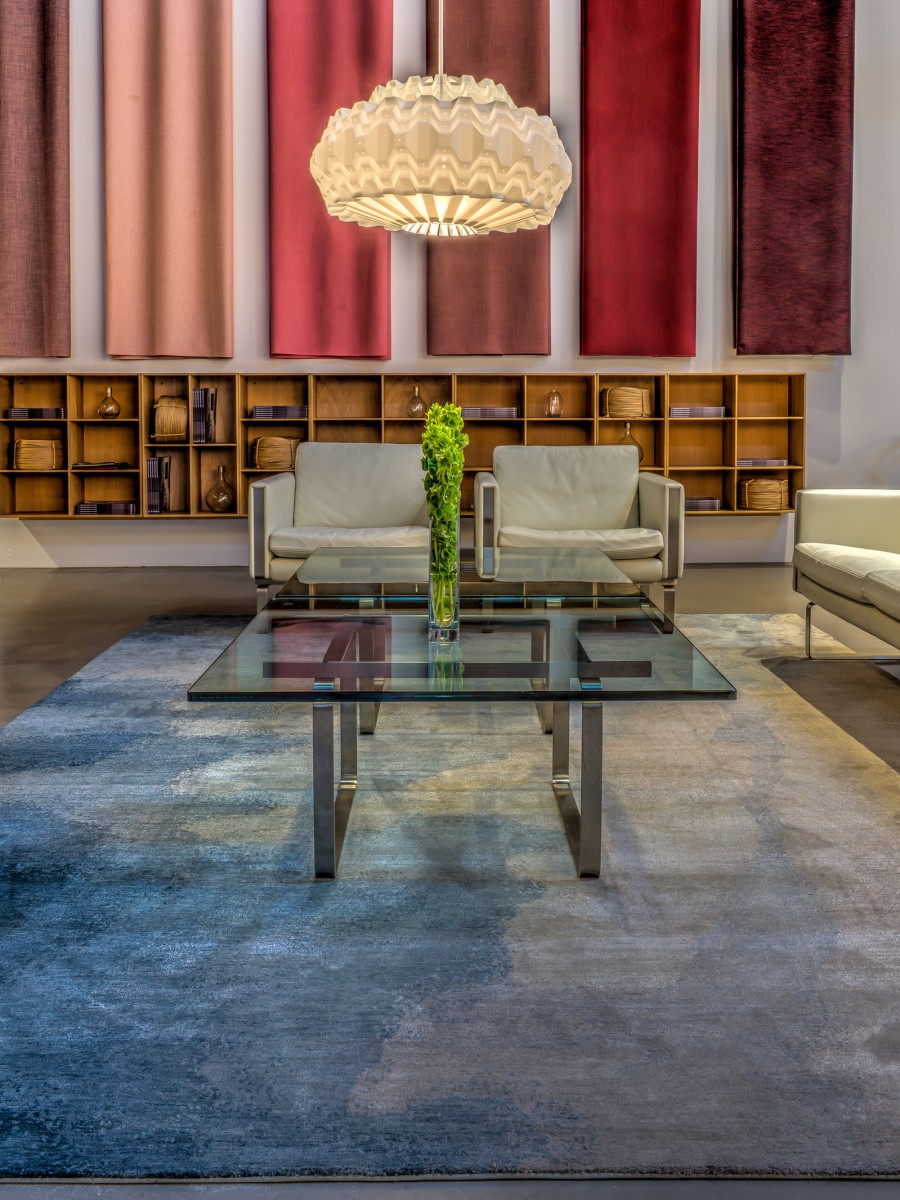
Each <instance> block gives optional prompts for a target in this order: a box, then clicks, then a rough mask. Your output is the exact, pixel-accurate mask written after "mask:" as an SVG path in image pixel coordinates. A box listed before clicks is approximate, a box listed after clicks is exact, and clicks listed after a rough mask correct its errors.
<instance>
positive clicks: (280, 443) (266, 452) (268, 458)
mask: <svg viewBox="0 0 900 1200" xmlns="http://www.w3.org/2000/svg"><path fill="white" fill-rule="evenodd" d="M300 442H301V439H300V438H289V437H261V438H257V439H256V441H255V442H254V443H253V460H254V463H255V465H256V466H257V467H259V468H260V470H262V471H293V469H294V456H295V455H296V453H297V447H298V446H299V445H300Z"/></svg>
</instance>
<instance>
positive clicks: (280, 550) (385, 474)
mask: <svg viewBox="0 0 900 1200" xmlns="http://www.w3.org/2000/svg"><path fill="white" fill-rule="evenodd" d="M249 516H250V521H249V525H250V574H251V575H252V576H253V578H254V579H255V581H256V587H257V605H258V607H260V608H261V607H262V606H263V605H264V604H265V602H266V598H267V596H268V589H269V587H270V585H271V584H273V583H284V582H285V581H286V580H288V579H290V577H291V576H292V575H293V574H294V572H295V571H296V570H297V569H298V568H299V567H301V566H302V565H303V563H304V561H305V560H306V558H308V557H309V555H310V554H311V553H312V552H313V550H318V549H319V548H320V547H324V546H338V547H341V546H344V547H349V546H423V547H424V546H427V545H428V511H427V508H426V504H425V485H424V482H423V478H422V449H421V447H420V446H419V445H418V444H415V445H400V444H386V445H383V444H372V443H368V442H365V443H361V442H304V443H303V444H302V445H301V446H299V447H298V449H297V457H296V459H295V460H294V470H293V471H292V472H284V473H283V474H281V475H270V476H269V477H268V478H267V479H260V480H258V481H257V482H256V483H254V484H252V485H251V487H250V514H249Z"/></svg>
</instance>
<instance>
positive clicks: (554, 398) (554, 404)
mask: <svg viewBox="0 0 900 1200" xmlns="http://www.w3.org/2000/svg"><path fill="white" fill-rule="evenodd" d="M545 411H546V415H547V416H548V417H561V416H562V415H563V398H562V396H561V395H560V394H559V392H558V391H557V390H556V388H553V390H552V391H550V392H548V393H547V403H546V407H545Z"/></svg>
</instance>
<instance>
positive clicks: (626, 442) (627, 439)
mask: <svg viewBox="0 0 900 1200" xmlns="http://www.w3.org/2000/svg"><path fill="white" fill-rule="evenodd" d="M619 445H620V446H634V448H635V449H636V450H637V452H638V463H642V462H643V461H644V448H643V446H642V445H641V443H640V442H639V441H638V440H637V439H636V438H633V437H632V436H631V422H630V421H626V422H625V433H624V434H623V436H622V437H620V438H619Z"/></svg>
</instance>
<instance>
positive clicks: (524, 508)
mask: <svg viewBox="0 0 900 1200" xmlns="http://www.w3.org/2000/svg"><path fill="white" fill-rule="evenodd" d="M494 478H495V479H496V481H497V485H498V487H499V489H500V492H501V495H502V497H503V524H504V526H505V527H507V528H508V527H509V526H510V525H517V526H520V527H524V528H526V529H532V530H536V529H545V530H552V529H557V530H559V529H594V530H600V529H622V528H625V527H626V526H630V525H637V503H636V498H637V487H638V455H637V450H636V449H635V448H634V447H633V446H604V447H603V448H602V454H598V447H595V446H497V447H495V449H494Z"/></svg>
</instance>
